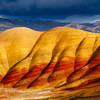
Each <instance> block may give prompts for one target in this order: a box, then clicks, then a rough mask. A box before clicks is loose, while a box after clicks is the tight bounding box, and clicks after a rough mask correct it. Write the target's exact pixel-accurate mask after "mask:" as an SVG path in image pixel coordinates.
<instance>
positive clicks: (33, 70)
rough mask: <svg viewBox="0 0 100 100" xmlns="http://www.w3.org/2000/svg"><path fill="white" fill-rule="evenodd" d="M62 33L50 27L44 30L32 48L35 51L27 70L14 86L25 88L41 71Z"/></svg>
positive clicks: (49, 59) (49, 58)
mask: <svg viewBox="0 0 100 100" xmlns="http://www.w3.org/2000/svg"><path fill="white" fill-rule="evenodd" d="M58 35H59V36H58ZM62 35H63V33H61V34H59V31H56V30H55V29H52V30H51V31H47V32H45V33H44V34H43V35H42V36H41V38H40V40H39V41H38V43H37V45H36V47H35V48H34V50H35V49H37V50H35V51H36V52H35V53H34V55H33V58H32V61H31V65H30V70H29V72H28V73H27V74H26V75H25V76H24V77H23V79H22V80H21V81H19V82H18V83H17V84H16V85H15V87H18V88H27V87H28V86H29V85H30V84H31V83H32V82H33V81H34V80H36V79H37V78H38V77H39V76H40V74H41V72H42V71H43V70H44V69H45V68H46V67H47V65H48V64H49V63H50V61H51V58H52V52H53V50H54V48H55V46H56V44H57V43H58V42H59V40H60V38H61V36H62ZM48 48H49V49H48Z"/></svg>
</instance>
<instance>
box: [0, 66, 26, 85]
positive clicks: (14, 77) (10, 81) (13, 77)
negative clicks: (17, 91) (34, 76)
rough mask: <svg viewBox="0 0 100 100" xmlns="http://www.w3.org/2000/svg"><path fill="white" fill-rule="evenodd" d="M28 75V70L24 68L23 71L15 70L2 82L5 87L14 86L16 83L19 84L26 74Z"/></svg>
mask: <svg viewBox="0 0 100 100" xmlns="http://www.w3.org/2000/svg"><path fill="white" fill-rule="evenodd" d="M26 73H27V69H26V68H23V69H21V70H18V69H14V70H12V71H11V72H10V73H9V74H8V75H7V76H6V77H5V78H4V79H3V80H2V81H1V83H2V84H3V85H7V86H13V85H14V84H15V83H16V82H18V81H19V80H20V79H21V78H22V77H23V76H24V75H25V74H26Z"/></svg>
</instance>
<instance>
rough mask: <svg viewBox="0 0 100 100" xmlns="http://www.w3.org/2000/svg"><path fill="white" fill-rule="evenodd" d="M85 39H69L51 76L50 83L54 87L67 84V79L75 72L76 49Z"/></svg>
mask: <svg viewBox="0 0 100 100" xmlns="http://www.w3.org/2000/svg"><path fill="white" fill-rule="evenodd" d="M83 39H84V37H78V36H77V38H75V37H74V36H73V37H70V38H67V42H69V43H68V44H66V48H65V50H64V52H63V54H62V55H61V57H60V58H59V61H58V63H57V64H56V66H55V69H54V71H53V73H52V74H51V75H50V77H49V79H48V82H49V83H50V84H51V85H53V86H56V85H62V84H64V83H66V80H67V77H68V76H69V75H70V74H71V73H72V72H73V71H74V60H75V53H76V49H77V48H78V46H79V44H80V42H81V41H82V40H83Z"/></svg>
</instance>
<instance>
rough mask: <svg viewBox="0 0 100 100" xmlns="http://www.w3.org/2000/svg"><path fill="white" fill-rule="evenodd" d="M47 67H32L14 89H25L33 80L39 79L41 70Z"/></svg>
mask: <svg viewBox="0 0 100 100" xmlns="http://www.w3.org/2000/svg"><path fill="white" fill-rule="evenodd" d="M46 66H47V64H40V65H35V66H33V67H32V68H31V69H30V70H29V72H28V74H27V75H26V76H25V77H24V78H23V79H22V80H21V81H19V82H18V83H17V84H16V85H15V86H14V87H19V88H27V87H28V86H29V85H30V84H31V83H32V82H33V81H34V80H35V79H37V78H38V77H39V75H40V74H41V72H42V71H43V69H44V68H45V67H46Z"/></svg>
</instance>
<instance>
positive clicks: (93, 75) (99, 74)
mask: <svg viewBox="0 0 100 100" xmlns="http://www.w3.org/2000/svg"><path fill="white" fill-rule="evenodd" d="M82 79H84V80H86V81H84V82H82V83H80V85H78V86H75V87H72V88H68V89H78V88H81V87H83V86H85V85H87V84H89V83H92V82H94V81H97V80H98V79H100V66H98V67H97V68H96V69H95V70H93V71H92V72H89V73H88V75H86V76H85V77H83V78H82Z"/></svg>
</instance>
